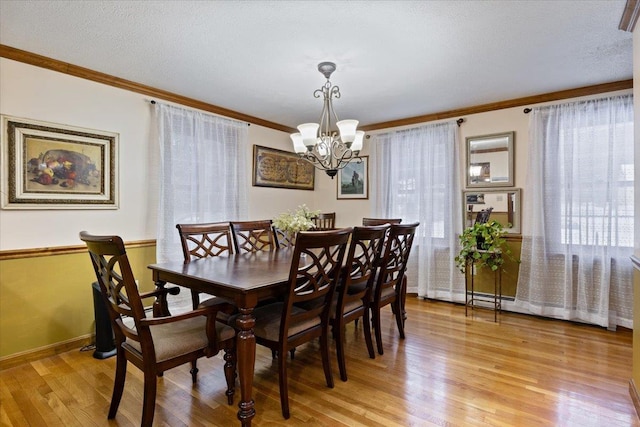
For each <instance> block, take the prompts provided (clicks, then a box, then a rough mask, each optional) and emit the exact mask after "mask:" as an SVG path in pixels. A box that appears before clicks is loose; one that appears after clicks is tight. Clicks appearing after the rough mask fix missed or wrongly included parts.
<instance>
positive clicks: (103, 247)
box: [80, 231, 151, 343]
mask: <svg viewBox="0 0 640 427" xmlns="http://www.w3.org/2000/svg"><path fill="white" fill-rule="evenodd" d="M80 240H82V241H83V242H85V243H86V245H87V248H88V249H89V255H90V257H91V263H92V264H93V269H94V271H95V273H96V278H97V279H98V283H99V285H100V290H101V293H102V297H103V300H104V301H105V304H106V306H107V310H108V312H109V317H110V318H111V325H112V326H113V332H114V335H115V337H116V341H117V342H118V343H122V342H124V341H125V338H128V339H132V340H134V341H138V342H142V341H143V340H144V339H145V338H147V341H148V342H149V343H151V333H150V331H149V328H148V327H147V328H145V327H141V325H140V323H139V320H140V319H144V318H145V311H144V307H143V305H142V300H141V299H140V294H139V292H138V286H137V285H136V281H135V278H134V276H133V272H132V271H131V265H130V264H129V258H128V257H127V252H126V250H125V248H124V243H123V242H122V239H121V238H120V237H119V236H94V235H91V234H89V233H87V232H86V231H82V232H80ZM123 316H126V317H130V318H133V320H134V322H135V328H131V327H129V326H127V325H126V324H125V323H124V322H123V320H122V317H123Z"/></svg>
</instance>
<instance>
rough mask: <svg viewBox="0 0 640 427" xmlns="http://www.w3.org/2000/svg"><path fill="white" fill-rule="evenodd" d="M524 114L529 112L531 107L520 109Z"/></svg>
mask: <svg viewBox="0 0 640 427" xmlns="http://www.w3.org/2000/svg"><path fill="white" fill-rule="evenodd" d="M522 111H523V112H524V113H525V114H529V113H530V112H531V108H525V109H524V110H522Z"/></svg>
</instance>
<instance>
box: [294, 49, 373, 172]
mask: <svg viewBox="0 0 640 427" xmlns="http://www.w3.org/2000/svg"><path fill="white" fill-rule="evenodd" d="M335 70H336V64H334V63H333V62H321V63H320V64H318V71H320V72H321V73H322V74H323V75H324V76H325V77H326V79H327V82H326V83H325V84H324V86H322V87H321V88H320V89H316V90H315V91H314V92H313V96H314V97H315V98H320V96H322V97H323V99H324V104H323V106H322V114H321V115H320V123H303V124H301V125H300V126H298V130H299V131H300V132H298V133H293V134H291V140H292V141H293V149H294V151H295V152H296V153H297V154H298V156H299V157H300V159H302V160H306V161H308V162H309V163H311V164H312V165H314V166H315V167H316V168H318V169H320V170H324V171H325V172H326V173H327V175H329V176H330V177H331V179H333V177H334V176H336V174H337V173H338V170H340V169H342V168H344V167H345V166H347V165H348V164H349V162H351V161H352V160H356V161H357V162H358V163H361V162H362V159H361V158H360V156H359V153H360V150H362V143H363V139H364V132H363V131H359V130H356V129H357V127H358V121H357V120H338V115H337V114H336V112H335V110H334V109H333V102H332V99H333V98H334V97H335V98H336V99H337V98H340V88H339V87H338V86H333V85H332V84H331V82H330V81H329V78H330V77H331V73H333V72H334V71H335ZM332 119H333V121H334V122H335V125H336V126H337V128H338V131H337V132H336V131H335V130H334V129H335V128H334V127H332V126H331V121H332Z"/></svg>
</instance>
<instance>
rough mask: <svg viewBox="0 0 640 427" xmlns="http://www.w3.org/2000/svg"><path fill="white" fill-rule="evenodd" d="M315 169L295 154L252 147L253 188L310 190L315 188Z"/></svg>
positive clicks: (258, 146)
mask: <svg viewBox="0 0 640 427" xmlns="http://www.w3.org/2000/svg"><path fill="white" fill-rule="evenodd" d="M315 175H316V174H315V168H314V167H313V165H312V164H311V163H309V162H306V161H304V160H301V159H300V158H299V157H298V156H297V155H296V154H294V153H291V152H289V151H283V150H278V149H275V148H269V147H263V146H260V145H254V146H253V185H254V187H275V188H289V189H295V190H311V191H313V189H314V187H315Z"/></svg>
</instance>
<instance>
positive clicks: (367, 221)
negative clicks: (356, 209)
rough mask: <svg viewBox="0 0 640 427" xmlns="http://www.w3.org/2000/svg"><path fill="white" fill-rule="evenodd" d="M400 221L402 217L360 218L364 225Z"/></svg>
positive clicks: (397, 222) (396, 222) (398, 222)
mask: <svg viewBox="0 0 640 427" xmlns="http://www.w3.org/2000/svg"><path fill="white" fill-rule="evenodd" d="M401 222H402V218H390V219H384V218H362V225H364V226H365V227H368V226H372V225H383V224H400V223H401Z"/></svg>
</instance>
